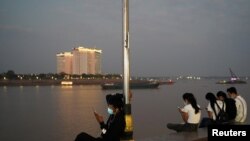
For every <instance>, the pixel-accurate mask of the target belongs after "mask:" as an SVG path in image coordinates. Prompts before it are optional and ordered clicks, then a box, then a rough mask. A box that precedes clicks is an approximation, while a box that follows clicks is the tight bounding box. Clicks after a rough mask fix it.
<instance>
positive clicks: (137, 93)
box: [0, 80, 250, 141]
mask: <svg viewBox="0 0 250 141" xmlns="http://www.w3.org/2000/svg"><path fill="white" fill-rule="evenodd" d="M216 81H217V80H180V81H177V82H176V83H175V84H174V85H161V86H160V87H159V89H146V90H132V93H133V97H132V102H131V103H132V117H133V126H134V129H133V137H134V139H140V140H143V139H144V138H150V137H155V136H161V135H165V134H169V133H172V132H173V131H170V130H168V129H167V128H166V124H167V123H169V122H182V119H181V117H180V115H179V113H178V110H177V107H178V106H182V105H183V101H182V94H183V93H185V92H191V93H193V94H194V95H195V96H196V98H197V101H198V104H199V105H200V106H201V108H203V109H204V108H205V107H206V105H207V101H206V100H205V94H206V93H207V92H213V93H216V92H217V91H219V90H223V91H225V90H226V89H227V88H228V87H230V86H235V87H236V88H237V90H238V93H239V94H241V95H242V96H243V97H244V98H245V99H246V101H247V103H248V102H249V101H250V82H248V83H247V84H241V85H239V84H238V85H220V84H215V82H216ZM116 92H122V91H120V90H102V89H101V87H100V86H98V85H91V86H72V87H62V86H20V87H0V140H1V141H16V140H18V141H73V140H74V139H75V136H76V135H77V134H78V133H80V132H82V131H84V132H87V133H89V134H91V135H93V136H96V137H97V136H99V135H100V129H99V125H98V124H97V122H96V120H95V118H94V115H93V110H92V109H93V108H94V109H95V110H96V111H97V112H99V113H100V114H102V115H103V116H104V117H105V119H107V116H108V115H107V112H106V101H105V95H106V94H109V93H116ZM248 105H249V104H248ZM248 113H250V108H248ZM202 116H207V115H206V112H205V111H203V112H202ZM249 117H250V116H249V115H248V117H247V123H250V118H249Z"/></svg>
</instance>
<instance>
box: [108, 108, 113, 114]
mask: <svg viewBox="0 0 250 141" xmlns="http://www.w3.org/2000/svg"><path fill="white" fill-rule="evenodd" d="M108 113H109V114H110V115H113V114H114V112H113V110H112V109H111V108H109V107H108Z"/></svg>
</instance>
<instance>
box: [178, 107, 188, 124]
mask: <svg viewBox="0 0 250 141" xmlns="http://www.w3.org/2000/svg"><path fill="white" fill-rule="evenodd" d="M179 112H180V113H181V117H182V119H183V121H184V122H185V123H187V121H188V113H187V112H186V111H185V110H183V109H181V108H179Z"/></svg>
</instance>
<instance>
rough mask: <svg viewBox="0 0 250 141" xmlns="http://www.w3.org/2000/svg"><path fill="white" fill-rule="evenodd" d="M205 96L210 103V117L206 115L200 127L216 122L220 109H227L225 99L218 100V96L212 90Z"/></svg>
mask: <svg viewBox="0 0 250 141" xmlns="http://www.w3.org/2000/svg"><path fill="white" fill-rule="evenodd" d="M205 98H206V100H207V101H208V105H207V108H206V110H207V114H208V117H204V118H203V119H202V121H201V124H200V128H203V127H207V126H208V125H211V124H215V123H216V119H217V116H218V113H219V111H220V109H223V110H225V107H226V105H225V104H224V103H223V101H221V100H217V98H216V96H215V95H214V94H213V93H211V92H208V93H207V94H206V96H205Z"/></svg>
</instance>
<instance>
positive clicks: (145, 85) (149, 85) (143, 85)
mask: <svg viewBox="0 0 250 141" xmlns="http://www.w3.org/2000/svg"><path fill="white" fill-rule="evenodd" d="M159 85H160V83H159V82H156V81H136V82H130V89H157V88H158V87H159ZM101 87H102V89H104V90H108V89H123V83H122V82H113V83H104V84H102V85H101Z"/></svg>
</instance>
